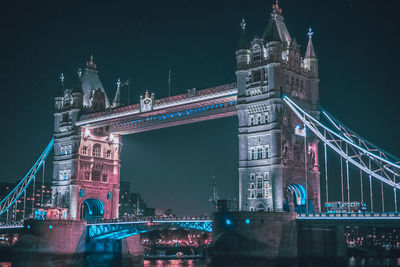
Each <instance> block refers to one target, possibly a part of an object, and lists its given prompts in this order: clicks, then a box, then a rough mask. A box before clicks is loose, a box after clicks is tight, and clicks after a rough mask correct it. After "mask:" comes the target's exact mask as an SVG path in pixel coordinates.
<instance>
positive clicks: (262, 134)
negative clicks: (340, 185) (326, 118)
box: [236, 7, 320, 211]
mask: <svg viewBox="0 0 400 267" xmlns="http://www.w3.org/2000/svg"><path fill="white" fill-rule="evenodd" d="M245 26H246V25H245V22H244V21H243V22H242V32H241V37H240V44H239V49H238V50H237V51H236V61H237V71H236V76H237V87H238V106H237V108H238V118H239V194H240V195H239V208H240V210H243V211H257V210H258V211H260V210H262V211H283V210H290V207H291V206H293V205H295V206H301V205H303V206H306V205H305V202H303V203H297V202H296V201H294V200H293V198H294V197H293V196H295V194H294V193H296V194H297V193H299V192H293V189H292V188H293V186H291V185H293V184H296V186H297V187H296V188H300V189H301V188H304V189H305V191H306V192H307V194H308V196H307V199H309V200H312V201H309V202H308V204H309V206H310V209H312V208H315V209H316V210H318V209H319V208H320V207H319V194H320V189H319V168H318V167H319V166H318V161H317V159H318V146H317V144H318V141H317V139H316V138H315V137H314V136H312V135H311V133H310V134H309V135H308V136H307V145H306V146H305V143H304V137H303V136H301V133H304V131H302V130H303V129H302V127H303V126H302V123H301V120H300V119H298V118H297V117H296V115H295V114H294V113H293V112H291V111H290V110H289V108H288V107H287V106H286V105H285V104H284V102H283V100H282V98H281V96H282V94H286V95H288V96H289V97H291V98H292V99H294V100H295V101H296V102H297V103H298V104H299V105H300V106H302V107H303V108H305V109H306V110H307V111H309V112H310V113H311V114H312V115H314V116H316V117H318V116H319V113H318V110H317V105H318V101H319V95H318V91H319V89H318V81H319V80H318V61H317V58H316V56H315V53H314V48H313V46H312V39H311V38H312V34H310V35H309V44H308V48H307V52H306V55H305V58H302V57H300V46H299V45H298V44H297V42H296V40H294V39H292V38H291V37H290V34H289V32H288V30H287V28H286V25H285V23H284V18H283V17H282V10H281V9H279V7H278V8H275V7H274V9H273V12H272V14H271V18H270V20H269V23H268V26H267V28H266V30H265V32H264V34H263V36H262V37H255V38H254V39H253V40H252V41H251V42H247V38H246V28H245ZM296 127H297V130H298V131H299V134H300V135H296V134H295V131H296ZM305 149H307V151H306V153H305ZM305 157H307V158H305ZM306 160H307V161H308V162H307V174H306V170H305V165H306V163H305V162H306ZM306 175H307V178H308V179H307V180H308V182H307V186H306V181H305V180H306V179H305V177H306ZM300 193H301V192H300ZM304 195H305V194H304ZM303 201H305V200H303ZM293 202H295V203H293Z"/></svg>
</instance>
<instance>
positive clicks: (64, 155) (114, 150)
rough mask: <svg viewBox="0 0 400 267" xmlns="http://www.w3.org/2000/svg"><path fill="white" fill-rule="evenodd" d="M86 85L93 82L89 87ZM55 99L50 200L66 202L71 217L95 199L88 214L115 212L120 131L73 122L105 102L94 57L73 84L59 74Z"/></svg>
mask: <svg viewBox="0 0 400 267" xmlns="http://www.w3.org/2000/svg"><path fill="white" fill-rule="evenodd" d="M89 86H93V88H91V90H89ZM85 99H86V100H85ZM85 103H86V104H85ZM55 105H56V111H55V114H54V159H53V181H52V204H53V206H55V207H60V208H68V218H69V219H71V220H79V219H82V218H83V217H84V214H83V213H84V210H85V205H86V206H87V205H89V206H90V205H95V206H94V207H86V210H87V211H89V210H90V213H91V214H92V213H93V212H94V213H96V214H93V215H97V216H101V217H104V218H107V219H112V218H117V217H118V204H119V199H118V198H119V177H120V175H119V170H120V160H119V155H120V151H121V146H122V143H121V137H120V135H119V134H112V133H110V132H109V131H108V128H107V127H100V128H96V129H89V128H87V127H80V126H77V125H76V123H77V121H78V120H79V119H80V116H81V115H82V113H88V112H96V111H98V110H99V109H101V110H104V109H105V108H107V106H109V102H108V98H107V96H106V95H105V93H104V89H103V87H102V86H101V83H100V79H99V77H98V75H97V70H96V65H95V64H94V63H93V58H92V59H91V61H90V62H88V63H87V68H86V70H85V72H84V73H83V74H82V73H81V72H78V75H77V77H76V82H75V84H74V85H73V87H72V89H68V88H66V87H65V86H64V77H63V76H62V77H61V84H60V90H59V93H58V96H57V97H56V98H55ZM93 200H94V201H93ZM99 201H100V202H99ZM96 205H97V206H96ZM95 208H96V209H95Z"/></svg>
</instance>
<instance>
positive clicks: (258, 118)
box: [257, 114, 262, 124]
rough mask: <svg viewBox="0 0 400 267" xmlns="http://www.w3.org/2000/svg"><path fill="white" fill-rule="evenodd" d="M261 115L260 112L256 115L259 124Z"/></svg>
mask: <svg viewBox="0 0 400 267" xmlns="http://www.w3.org/2000/svg"><path fill="white" fill-rule="evenodd" d="M261 117H262V116H261V114H258V115H257V124H261V121H262V119H261Z"/></svg>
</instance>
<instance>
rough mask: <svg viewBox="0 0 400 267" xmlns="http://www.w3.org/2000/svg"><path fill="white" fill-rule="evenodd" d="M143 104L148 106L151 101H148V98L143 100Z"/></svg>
mask: <svg viewBox="0 0 400 267" xmlns="http://www.w3.org/2000/svg"><path fill="white" fill-rule="evenodd" d="M143 103H144V104H145V105H149V104H150V103H151V99H150V98H145V99H144V100H143Z"/></svg>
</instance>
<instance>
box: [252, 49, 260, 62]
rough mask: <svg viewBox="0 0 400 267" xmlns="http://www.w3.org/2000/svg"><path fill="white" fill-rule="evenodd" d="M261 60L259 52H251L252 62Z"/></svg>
mask: <svg viewBox="0 0 400 267" xmlns="http://www.w3.org/2000/svg"><path fill="white" fill-rule="evenodd" d="M260 60H261V51H254V52H253V61H260Z"/></svg>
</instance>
